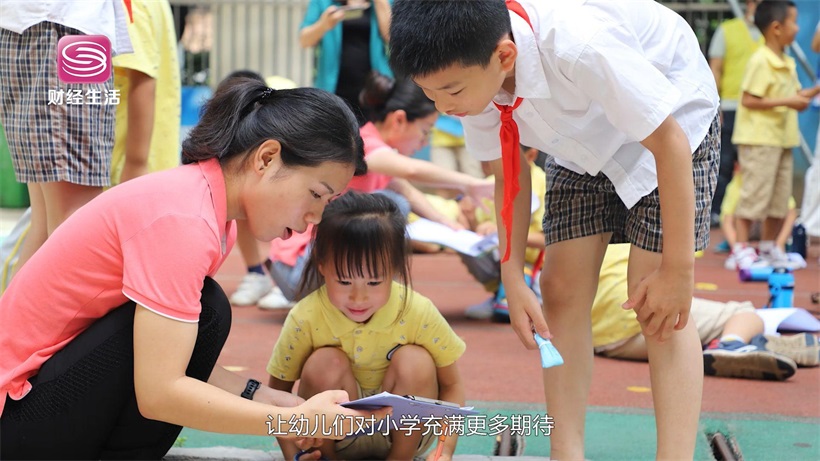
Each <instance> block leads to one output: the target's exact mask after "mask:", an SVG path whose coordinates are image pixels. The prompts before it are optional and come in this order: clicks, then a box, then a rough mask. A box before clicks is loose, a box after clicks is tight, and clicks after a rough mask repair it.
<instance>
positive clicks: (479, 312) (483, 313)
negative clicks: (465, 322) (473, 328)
mask: <svg viewBox="0 0 820 461" xmlns="http://www.w3.org/2000/svg"><path fill="white" fill-rule="evenodd" d="M494 301H495V297H494V296H490V297H489V298H487V300H486V301H482V302H480V303H478V304H473V305H472V306H470V307H468V308H467V310H466V311H464V316H465V317H467V318H468V319H473V320H486V319H488V318H490V317H492V316H493V307H494V306H493V302H494Z"/></svg>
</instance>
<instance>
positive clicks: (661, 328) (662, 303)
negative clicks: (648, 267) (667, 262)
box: [623, 267, 694, 341]
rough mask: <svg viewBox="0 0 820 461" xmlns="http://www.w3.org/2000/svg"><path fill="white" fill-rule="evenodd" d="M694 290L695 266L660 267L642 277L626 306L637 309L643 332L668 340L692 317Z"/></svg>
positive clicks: (636, 312) (648, 336)
mask: <svg viewBox="0 0 820 461" xmlns="http://www.w3.org/2000/svg"><path fill="white" fill-rule="evenodd" d="M693 290H694V276H693V271H692V270H670V269H664V268H663V267H661V268H660V269H658V270H656V271H654V272H652V273H651V274H649V276H647V277H646V278H645V279H643V280H641V282H640V283H639V284H638V288H637V289H636V290H635V293H633V295H632V296H631V297H630V298H629V299H628V300H627V301H626V302H625V303H624V304H623V307H624V309H632V310H634V311H635V314H636V315H637V318H638V322H639V323H640V324H641V330H643V334H644V336H646V337H647V338H655V339H657V340H659V341H666V340H667V339H669V338H670V337H671V336H672V330H673V329H675V330H681V329H683V327H685V326H686V323H687V322H688V321H689V310H690V309H691V307H692V292H693Z"/></svg>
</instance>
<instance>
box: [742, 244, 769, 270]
mask: <svg viewBox="0 0 820 461" xmlns="http://www.w3.org/2000/svg"><path fill="white" fill-rule="evenodd" d="M733 254H734V257H735V265H736V266H737V269H738V270H741V269H754V268H758V267H769V262H768V261H766V260H764V259H762V258H760V257H759V256H758V255H757V251H755V249H754V248H752V247H743V248H742V249H740V250H739V251H735V252H734V253H733Z"/></svg>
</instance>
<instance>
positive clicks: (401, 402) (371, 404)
mask: <svg viewBox="0 0 820 461" xmlns="http://www.w3.org/2000/svg"><path fill="white" fill-rule="evenodd" d="M341 405H342V406H343V407H347V408H352V409H354V410H375V409H377V408H382V407H393V414H392V417H393V418H394V419H396V418H400V417H402V416H418V417H419V418H428V417H436V418H444V417H447V416H454V415H462V416H467V415H477V414H479V412H478V411H476V410H474V409H473V407H462V406H459V405H458V404H455V403H451V402H445V401H443V400H433V399H427V398H424V397H416V396H412V395H408V396H402V395H396V394H391V393H390V392H382V393H381V394H376V395H371V396H370V397H364V398H361V399H358V400H353V401H351V402H345V403H342V404H341Z"/></svg>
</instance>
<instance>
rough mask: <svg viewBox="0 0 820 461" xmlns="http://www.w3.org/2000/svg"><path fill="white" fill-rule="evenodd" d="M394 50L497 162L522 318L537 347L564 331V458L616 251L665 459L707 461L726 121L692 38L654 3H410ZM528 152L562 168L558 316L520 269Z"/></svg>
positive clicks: (556, 217) (396, 23) (549, 293)
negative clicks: (713, 260) (623, 259)
mask: <svg viewBox="0 0 820 461" xmlns="http://www.w3.org/2000/svg"><path fill="white" fill-rule="evenodd" d="M508 9H509V11H508ZM445 25H446V26H445ZM390 42H391V65H392V67H393V69H394V71H396V73H397V74H405V75H409V76H411V77H412V78H413V79H414V80H415V82H416V83H417V84H418V85H419V86H420V87H422V88H423V89H424V90H425V92H426V94H427V96H428V97H430V98H431V99H432V100H434V101H435V102H436V106H437V108H438V109H439V111H441V112H444V113H447V114H451V115H457V116H462V117H465V118H464V128H465V137H466V143H467V149H468V151H470V152H472V153H473V155H475V156H476V157H478V158H479V159H480V160H490V161H492V165H493V170H494V172H495V175H496V178H497V179H496V201H497V202H498V203H503V207H502V206H497V209H501V213H500V217H499V220H498V222H499V239H500V245H501V248H502V249H504V248H506V250H507V251H506V254H505V258H504V260H505V261H506V262H504V263H503V264H502V266H501V273H502V279H503V282H504V285H505V287H506V290H507V296H508V300H509V305H510V316H511V323H512V325H513V328H514V329H515V331H516V333H517V334H518V336H519V338H520V339H521V341H522V342H523V343H524V345H525V346H527V347H528V348H530V349H535V348H536V344H535V341H534V339H533V335H532V331H533V330H535V331H536V332H538V333H539V334H540V335H541V336H543V337H550V336H551V334H550V331H553V332H555V337H554V338H553V341H554V343H555V346H556V347H557V348H558V350H559V351H560V352H561V353H562V354H563V356H564V357H565V364H564V365H563V366H560V367H554V368H550V369H546V370H544V386H545V393H546V400H547V406H548V409H549V414H550V416H552V417H553V418H554V419H555V428H554V430H553V432H552V435H551V442H550V446H551V453H550V457H551V458H552V459H583V457H584V451H583V446H584V419H585V409H586V401H587V394H588V393H589V383H590V379H591V374H592V343H591V337H590V306H591V305H592V300H593V298H594V296H595V291H596V285H597V281H598V272H599V269H600V267H601V261H602V258H603V255H604V252H605V250H606V247H607V244H608V243H610V240H612V241H613V242H629V243H631V244H632V251H631V252H630V260H629V296H630V297H629V300H625V301H626V303H625V304H624V306H625V307H626V308H631V309H634V310H635V312H636V314H637V318H638V320H639V322H640V324H641V328H642V330H643V333H644V335H645V336H646V337H647V342H648V347H649V357H650V370H651V382H652V390H653V399H654V404H655V408H656V410H655V411H656V419H657V429H658V448H657V450H658V451H657V457H658V458H659V459H692V457H693V455H694V449H695V439H696V434H697V426H698V417H699V413H700V401H701V394H702V387H703V376H702V371H701V370H702V369H703V363H702V362H703V359H702V354H701V345H700V342H699V339H698V335H697V331H696V330H695V328H694V322H691V321H689V318H688V317H689V308H690V304H691V299H692V291H693V285H694V281H693V267H694V256H693V255H694V253H695V250H700V249H703V248H705V247H706V246H707V245H708V228H709V214H710V204H711V199H712V195H713V192H714V189H715V184H716V180H717V179H716V178H717V169H718V162H719V150H720V126H719V120H718V117H717V114H718V96H717V89H716V87H715V82H714V78H712V74H711V72H710V70H709V66H708V65H707V63H706V60H705V58H704V57H703V55H702V54H701V52H700V49H699V46H698V43H697V40H696V38H695V36H694V33H693V32H692V30H691V28H690V27H689V26H688V25H687V24H686V22H685V21H684V20H683V19H682V18H681V17H680V16H679V15H678V14H676V13H674V12H673V11H671V10H669V9H668V8H666V7H664V6H662V5H660V4H658V3H656V2H654V1H651V0H636V1H630V2H612V1H609V0H597V1H596V0H588V1H578V0H567V1H563V2H543V1H537V0H521V1H520V3H518V2H515V1H510V0H508V1H507V2H506V5H505V2H504V0H482V1H441V0H435V1H432V0H430V1H427V0H396V2H395V3H394V6H393V17H392V21H391V27H390ZM491 103H492V104H491ZM516 125H517V126H516ZM518 142H521V143H523V144H526V145H529V146H533V147H535V148H537V149H540V150H542V151H544V152H546V153H548V154H550V155H552V156H554V157H555V160H554V161H551V162H550V163H548V165H547V168H546V169H547V178H548V179H547V183H548V191H547V194H546V215H545V219H544V233H545V237H546V244H547V246H548V248H547V251H546V255H547V256H546V261H545V265H544V271H543V275H542V278H541V289H542V293H543V296H544V311H542V308H541V305H540V304H539V303H538V301H537V299H536V298H535V295H534V294H533V293H532V291H531V290H530V289H529V288H528V287H527V285H526V283H525V282H524V278H523V275H522V274H523V270H522V269H523V256H524V246H525V244H526V233H527V225H528V220H529V209H530V207H529V201H530V173H529V168H528V167H527V165H526V162H523V161H521V158H520V155H519V154H518V150H517V149H513V148H512V147H513V143H516V144H515V145H517V143H518ZM508 152H509V153H510V154H508ZM499 156H501V158H499ZM601 173H602V174H601ZM519 187H520V191H519V190H517V189H518V188H519ZM661 218H663V224H661ZM663 237H665V238H663ZM663 240H665V241H666V243H667V244H666V245H663ZM547 317H548V318H549V322H550V327H551V328H548V327H547V322H546V318H547Z"/></svg>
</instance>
